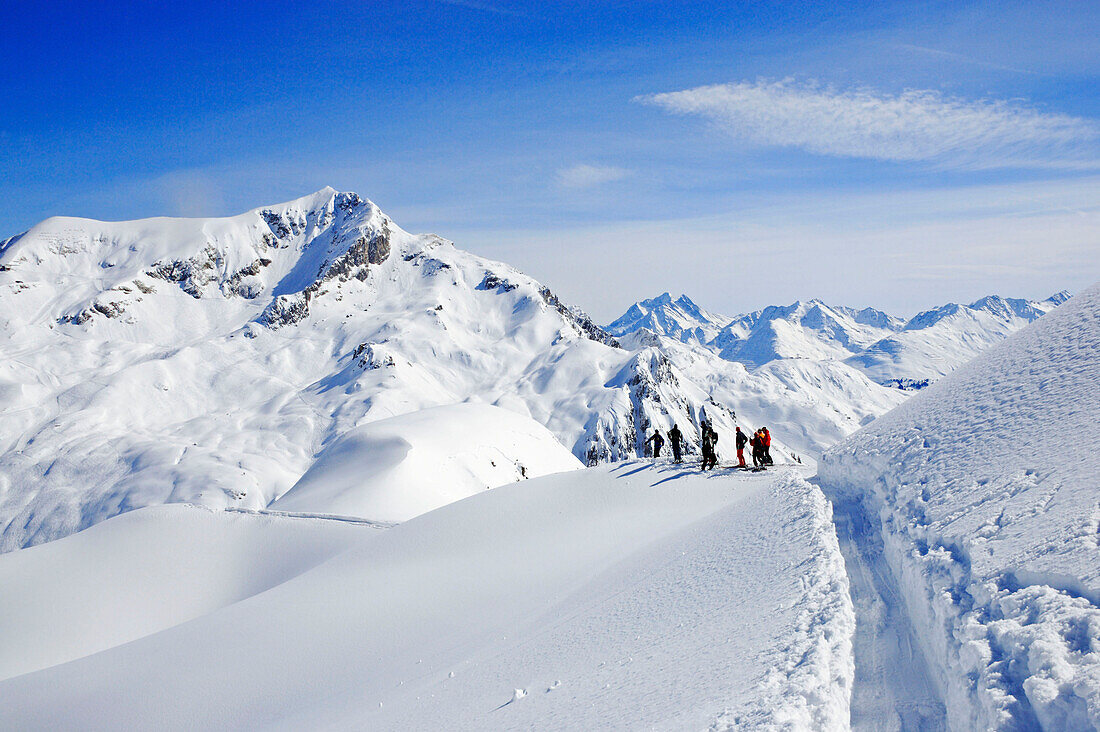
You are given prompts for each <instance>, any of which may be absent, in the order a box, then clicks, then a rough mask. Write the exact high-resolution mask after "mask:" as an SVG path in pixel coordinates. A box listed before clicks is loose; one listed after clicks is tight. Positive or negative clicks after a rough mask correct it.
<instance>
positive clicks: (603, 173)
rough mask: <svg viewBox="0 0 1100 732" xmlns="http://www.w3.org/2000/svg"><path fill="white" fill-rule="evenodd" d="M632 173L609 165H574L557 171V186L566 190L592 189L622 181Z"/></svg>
mask: <svg viewBox="0 0 1100 732" xmlns="http://www.w3.org/2000/svg"><path fill="white" fill-rule="evenodd" d="M631 172H632V171H629V170H626V169H625V168H615V167H612V166H609V165H584V164H582V165H574V166H573V167H572V168H563V169H561V170H559V171H558V176H557V177H558V184H559V185H562V186H565V187H566V188H592V187H593V186H598V185H600V184H602V183H611V182H612V181H616V180H622V179H623V178H626V177H627V176H629V175H630V174H631Z"/></svg>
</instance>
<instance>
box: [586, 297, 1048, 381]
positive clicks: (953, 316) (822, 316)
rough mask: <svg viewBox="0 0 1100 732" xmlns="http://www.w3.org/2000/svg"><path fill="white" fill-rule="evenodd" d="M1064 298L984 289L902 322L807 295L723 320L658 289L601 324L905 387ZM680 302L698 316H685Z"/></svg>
mask: <svg viewBox="0 0 1100 732" xmlns="http://www.w3.org/2000/svg"><path fill="white" fill-rule="evenodd" d="M1068 298H1069V293H1066V292H1060V293H1058V294H1056V295H1054V296H1052V297H1050V298H1048V299H1046V300H1042V301H1034V300H1020V299H1009V298H1003V297H1000V296H997V295H990V296H988V297H984V298H982V299H980V300H978V301H977V302H974V303H971V304H970V305H957V304H948V305H944V306H942V307H939V308H935V309H933V310H929V311H926V312H923V313H920V314H918V315H916V316H914V317H913V318H912V319H910V320H908V321H906V320H903V319H902V318H898V317H895V316H893V315H889V314H887V313H884V312H882V311H881V310H875V309H874V308H864V309H862V310H857V309H855V308H848V307H841V306H835V305H828V304H826V303H823V302H821V301H820V300H810V301H808V302H800V301H799V302H795V303H793V304H791V305H786V306H775V305H773V306H769V307H767V308H764V309H763V310H758V311H756V312H753V313H747V314H744V315H739V316H737V317H735V318H725V319H723V318H722V316H715V315H712V314H710V313H706V311H703V310H702V309H700V308H698V307H697V306H695V305H694V303H691V301H690V300H688V299H687V297H686V296H682V297H681V298H680V299H679V300H677V301H672V300H671V298H670V297H669V295H668V294H667V293H666V294H664V295H662V296H661V297H658V298H655V299H653V300H645V301H643V302H640V303H636V304H635V305H632V306H631V307H630V309H629V310H628V311H627V313H626V314H625V315H623V317H621V318H619V319H618V320H616V321H615V322H614V323H612V324H611V325H609V326H608V328H607V329H608V332H610V333H613V334H614V335H615V336H617V337H619V338H624V337H626V336H627V335H628V334H630V333H634V332H638V331H640V330H643V329H645V330H649V331H652V332H655V333H658V334H661V335H668V336H670V337H672V338H677V339H679V340H682V341H684V342H688V343H698V344H702V345H706V346H707V347H709V348H710V349H712V350H714V351H716V352H717V353H718V354H719V356H720V357H721V358H723V359H725V360H727V361H736V362H738V363H743V364H745V365H746V366H748V367H749V368H750V369H755V368H757V367H759V366H762V365H764V364H769V363H772V362H774V361H780V360H784V359H788V360H789V359H800V360H815V361H824V360H842V361H845V362H846V363H847V364H848V365H850V366H852V367H854V368H856V369H858V370H859V371H861V372H863V373H864V374H865V375H866V376H868V377H870V379H871V380H872V381H874V382H876V383H879V384H882V385H885V386H890V387H894V388H901V389H907V390H913V389H920V388H923V387H924V386H927V385H928V384H929V383H931V382H932V381H935V380H936V379H938V378H940V377H942V376H944V375H946V374H948V373H950V372H951V371H952V370H954V369H955V368H957V367H958V366H960V365H962V364H964V363H966V362H967V361H969V360H970V359H971V358H973V357H974V356H976V355H977V354H978V353H980V352H981V351H982V350H983V349H985V348H988V347H989V346H991V345H993V344H994V343H999V342H1000V341H1002V340H1004V339H1005V338H1006V337H1007V336H1008V335H1009V334H1010V333H1013V332H1015V331H1017V330H1019V329H1020V328H1022V327H1024V326H1025V325H1027V324H1028V323H1030V322H1032V321H1033V320H1035V319H1036V318H1038V317H1040V316H1041V315H1043V314H1045V313H1048V312H1050V311H1051V310H1052V309H1054V308H1055V307H1057V306H1058V305H1060V304H1061V303H1063V302H1065V301H1066V300H1067V299H1068ZM681 303H688V304H690V305H691V308H694V310H697V311H698V312H699V313H702V314H703V315H702V316H695V315H692V310H691V309H689V308H686V307H682V306H681ZM716 327H717V330H716ZM711 334H713V335H711ZM704 336H706V337H704Z"/></svg>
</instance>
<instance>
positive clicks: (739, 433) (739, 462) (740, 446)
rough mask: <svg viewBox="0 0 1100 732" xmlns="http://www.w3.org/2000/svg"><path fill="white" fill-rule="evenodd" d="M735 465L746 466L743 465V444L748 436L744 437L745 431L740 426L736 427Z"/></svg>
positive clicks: (747, 439)
mask: <svg viewBox="0 0 1100 732" xmlns="http://www.w3.org/2000/svg"><path fill="white" fill-rule="evenodd" d="M736 437H737V467H739V468H746V467H748V466H747V465H745V445H746V444H747V443H748V441H749V438H748V437H745V433H744V432H742V431H741V428H740V427H738V428H737V435H736Z"/></svg>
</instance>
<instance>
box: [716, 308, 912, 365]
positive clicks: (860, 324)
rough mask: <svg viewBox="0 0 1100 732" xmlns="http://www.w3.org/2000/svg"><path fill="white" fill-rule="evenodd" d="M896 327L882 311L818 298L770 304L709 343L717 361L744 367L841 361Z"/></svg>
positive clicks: (894, 320)
mask: <svg viewBox="0 0 1100 732" xmlns="http://www.w3.org/2000/svg"><path fill="white" fill-rule="evenodd" d="M899 327H900V321H899V320H898V319H897V318H893V317H891V316H889V315H887V314H886V313H883V312H880V311H878V310H874V309H872V308H866V309H865V310H853V309H852V308H845V307H833V306H829V305H826V304H825V303H823V302H821V301H820V300H810V301H809V302H795V303H794V304H792V305H788V306H785V307H783V306H770V307H767V308H765V309H763V310H760V311H758V312H755V313H750V314H748V315H742V316H739V317H738V318H735V319H733V320H732V321H731V322H730V323H728V324H727V325H726V326H725V327H723V328H722V330H721V332H720V333H719V334H718V335H717V336H716V337H715V338H714V339H713V340H712V341H711V342H710V345H712V346H713V347H714V348H716V349H718V351H719V353H720V354H721V356H722V358H724V359H726V360H728V361H739V362H741V363H743V364H745V365H747V366H749V367H750V368H753V367H756V366H760V365H762V364H765V363H768V362H769V361H774V360H776V359H781V358H806V359H816V360H821V359H830V358H831V359H843V358H847V357H848V356H850V355H852V353H858V352H859V351H861V350H863V349H864V348H867V347H868V346H870V345H871V344H872V343H874V342H875V341H877V340H879V339H880V338H883V337H885V336H886V335H887V334H889V333H891V332H893V331H894V330H896V329H897V328H899Z"/></svg>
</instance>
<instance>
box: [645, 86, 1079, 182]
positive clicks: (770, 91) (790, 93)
mask: <svg viewBox="0 0 1100 732" xmlns="http://www.w3.org/2000/svg"><path fill="white" fill-rule="evenodd" d="M637 101H640V102H643V103H647V104H653V105H656V106H658V107H661V108H663V109H666V110H668V111H670V112H674V113H677V114H687V115H699V116H702V117H705V118H708V119H710V120H712V121H713V122H714V123H715V124H717V125H718V126H719V127H720V128H722V129H724V130H726V131H727V132H729V133H730V134H732V135H734V136H736V137H738V138H740V139H743V140H745V141H747V142H750V143H753V144H758V145H766V146H780V147H795V148H801V149H803V150H807V151H809V152H813V153H818V154H821V155H833V156H838V157H852V158H870V159H876V160H891V161H929V162H932V163H936V164H939V165H943V166H945V167H960V168H999V167H1024V168H1082V169H1089V168H1096V167H1100V151H1098V142H1100V126H1098V125H1097V123H1096V122H1095V121H1094V120H1089V119H1083V118H1080V117H1072V116H1069V115H1064V114H1051V113H1045V112H1041V111H1039V110H1037V109H1034V108H1032V107H1030V106H1027V105H1025V104H1023V103H1022V102H1019V101H1007V100H992V99H980V100H965V99H960V98H957V97H948V96H944V95H943V94H941V93H939V92H936V91H931V90H910V91H906V92H903V93H901V94H897V95H891V94H882V93H876V92H874V91H872V90H869V89H854V90H848V91H840V90H837V89H834V88H831V87H826V86H821V85H818V84H816V83H812V82H811V83H797V82H794V81H792V80H789V79H788V80H784V81H756V82H740V83H736V84H720V85H714V86H701V87H696V88H694V89H686V90H684V91H677V92H669V93H665V94H650V95H646V96H642V97H637Z"/></svg>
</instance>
